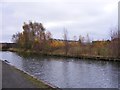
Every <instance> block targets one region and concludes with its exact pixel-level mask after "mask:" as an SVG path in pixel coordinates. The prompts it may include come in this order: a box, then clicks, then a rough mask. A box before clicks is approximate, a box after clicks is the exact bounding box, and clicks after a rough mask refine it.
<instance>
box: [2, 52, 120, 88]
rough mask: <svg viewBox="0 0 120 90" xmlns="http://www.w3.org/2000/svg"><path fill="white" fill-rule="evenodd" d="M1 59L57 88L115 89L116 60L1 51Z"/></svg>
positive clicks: (117, 65)
mask: <svg viewBox="0 0 120 90" xmlns="http://www.w3.org/2000/svg"><path fill="white" fill-rule="evenodd" d="M0 59H2V60H8V61H9V62H10V64H11V65H13V66H15V67H17V68H19V69H21V70H24V71H26V72H28V73H29V74H31V75H34V76H35V77H37V78H38V79H41V80H44V81H47V82H48V83H50V84H52V85H55V86H57V87H59V88H118V85H119V77H118V76H119V75H118V74H119V73H120V71H119V70H118V69H119V62H109V61H96V60H83V59H73V58H69V59H68V58H61V57H53V56H52V57H51V56H38V55H21V54H17V53H15V52H9V51H4V52H2V51H0Z"/></svg>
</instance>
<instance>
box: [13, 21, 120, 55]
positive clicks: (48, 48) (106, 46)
mask: <svg viewBox="0 0 120 90" xmlns="http://www.w3.org/2000/svg"><path fill="white" fill-rule="evenodd" d="M22 28H23V31H22V32H18V33H16V34H13V36H12V40H13V42H15V43H16V44H17V48H21V49H24V50H32V51H36V52H43V53H57V54H62V55H75V56H76V55H77V56H80V55H87V56H111V57H120V31H119V30H117V29H116V30H112V32H111V35H110V37H111V40H106V41H92V42H91V41H90V37H89V35H88V34H87V36H86V43H85V42H84V40H85V37H83V36H81V35H80V36H79V40H78V41H76V37H74V41H72V42H69V40H68V32H67V29H64V34H63V38H64V40H63V41H57V40H55V39H53V38H52V34H51V32H49V31H46V29H45V27H44V26H43V24H42V23H38V22H29V23H25V22H24V24H23V26H22Z"/></svg>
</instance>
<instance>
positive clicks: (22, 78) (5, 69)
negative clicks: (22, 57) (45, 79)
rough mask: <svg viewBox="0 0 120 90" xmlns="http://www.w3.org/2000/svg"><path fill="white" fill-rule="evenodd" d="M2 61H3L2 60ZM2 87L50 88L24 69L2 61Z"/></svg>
mask: <svg viewBox="0 0 120 90" xmlns="http://www.w3.org/2000/svg"><path fill="white" fill-rule="evenodd" d="M0 62H2V61H1V60H0ZM2 88H49V89H52V88H51V87H49V86H47V85H45V84H43V83H42V82H41V81H37V80H36V79H34V78H32V77H31V76H29V75H27V74H25V73H23V72H22V71H20V70H18V69H16V68H14V67H13V66H10V65H9V64H6V63H5V62H2Z"/></svg>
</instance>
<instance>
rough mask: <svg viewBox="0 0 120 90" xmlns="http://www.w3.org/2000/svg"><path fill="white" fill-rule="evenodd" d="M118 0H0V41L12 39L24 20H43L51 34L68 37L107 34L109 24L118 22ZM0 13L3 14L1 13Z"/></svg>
mask: <svg viewBox="0 0 120 90" xmlns="http://www.w3.org/2000/svg"><path fill="white" fill-rule="evenodd" d="M118 1H119V0H20V2H18V1H17V0H3V1H2V2H1V3H0V27H1V30H2V33H0V34H1V35H0V36H2V38H1V39H0V42H11V37H12V35H13V34H14V33H16V32H21V31H22V25H23V22H29V21H30V20H31V21H36V22H41V23H43V25H44V27H45V28H46V31H50V32H51V33H52V35H53V38H56V39H58V38H61V39H62V38H63V30H64V28H66V29H67V31H68V35H69V39H73V37H74V36H77V39H78V37H79V35H82V36H84V37H85V36H86V35H87V34H89V36H90V38H91V40H102V39H109V38H110V34H109V33H110V28H112V27H117V24H118ZM1 13H2V14H1Z"/></svg>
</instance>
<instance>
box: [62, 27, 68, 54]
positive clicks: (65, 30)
mask: <svg viewBox="0 0 120 90" xmlns="http://www.w3.org/2000/svg"><path fill="white" fill-rule="evenodd" d="M63 37H64V50H65V55H67V54H68V51H69V44H68V32H67V29H65V28H64V36H63Z"/></svg>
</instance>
